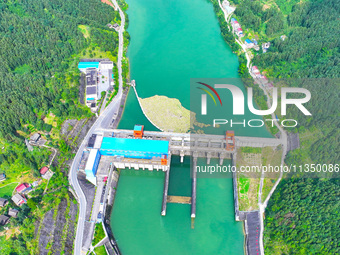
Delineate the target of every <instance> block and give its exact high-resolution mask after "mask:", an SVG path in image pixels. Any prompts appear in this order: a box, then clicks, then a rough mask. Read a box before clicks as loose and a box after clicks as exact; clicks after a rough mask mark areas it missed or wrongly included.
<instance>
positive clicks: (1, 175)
mask: <svg viewBox="0 0 340 255" xmlns="http://www.w3.org/2000/svg"><path fill="white" fill-rule="evenodd" d="M4 180H6V175H5V174H4V173H1V174H0V182H2V181H4Z"/></svg>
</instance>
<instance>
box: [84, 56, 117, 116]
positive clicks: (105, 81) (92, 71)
mask: <svg viewBox="0 0 340 255" xmlns="http://www.w3.org/2000/svg"><path fill="white" fill-rule="evenodd" d="M95 60H97V59H95ZM78 68H79V70H80V71H81V72H83V73H85V75H86V79H85V80H86V91H85V92H86V105H87V106H89V107H90V108H91V109H92V110H93V111H96V110H97V101H98V100H99V99H101V97H102V92H106V91H107V90H109V89H112V88H113V72H112V68H113V62H112V61H109V60H107V59H104V60H100V59H98V61H91V59H88V60H87V61H84V62H79V64H78Z"/></svg>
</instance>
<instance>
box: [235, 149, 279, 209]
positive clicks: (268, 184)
mask: <svg viewBox="0 0 340 255" xmlns="http://www.w3.org/2000/svg"><path fill="white" fill-rule="evenodd" d="M281 156H282V149H281V147H280V146H278V147H276V148H273V147H264V148H262V149H256V148H239V149H238V151H237V167H238V169H239V168H240V166H260V165H261V164H262V165H263V166H269V165H271V166H279V165H280V164H281ZM279 174H280V173H274V174H273V173H271V174H268V173H267V174H265V176H264V177H265V178H264V183H263V189H262V201H264V200H265V199H266V198H267V196H268V194H269V192H270V190H271V189H272V187H273V186H274V184H275V181H276V180H277V178H278V177H279ZM260 177H261V173H260V172H258V173H252V172H249V173H242V174H240V175H238V179H237V181H238V194H239V205H240V210H241V211H251V210H256V209H258V204H257V203H258V192H259V184H260Z"/></svg>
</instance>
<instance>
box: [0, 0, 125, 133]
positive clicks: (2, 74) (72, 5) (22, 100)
mask: <svg viewBox="0 0 340 255" xmlns="http://www.w3.org/2000/svg"><path fill="white" fill-rule="evenodd" d="M97 2H98V1H96V0H91V1H86V0H80V1H62V0H55V1H48V0H31V1H30V0H28V1H23V0H22V1H21V0H18V1H1V2H0V38H1V48H0V58H1V60H2V64H1V66H0V118H1V121H0V136H1V137H6V138H8V137H9V136H11V135H13V134H15V132H16V130H20V129H22V128H23V125H25V124H33V125H34V126H36V125H39V122H40V121H39V118H38V117H37V113H39V112H43V113H47V112H48V111H49V110H51V111H52V112H53V113H54V114H56V115H61V116H68V115H80V114H83V113H85V112H84V111H85V110H83V109H81V108H78V107H77V104H78V98H77V95H78V87H77V86H70V85H72V84H73V83H77V81H78V78H79V77H78V76H74V77H72V82H73V83H71V84H70V83H69V84H67V83H66V81H65V76H66V74H65V72H66V71H67V70H68V69H69V68H71V67H72V66H71V67H70V64H71V59H70V58H71V56H72V55H74V54H78V53H79V52H80V51H82V50H84V49H86V48H87V47H88V46H89V40H86V39H85V38H84V36H83V34H82V33H81V31H80V30H79V28H78V26H79V25H87V26H90V27H91V28H93V32H92V33H91V37H92V38H93V41H94V43H96V44H97V45H98V46H99V47H101V48H103V50H104V51H107V50H109V49H114V48H115V46H116V44H117V42H118V40H117V36H113V35H114V34H115V33H107V32H106V31H110V30H109V29H108V28H107V27H106V26H105V25H106V24H107V23H109V22H111V21H113V20H114V19H115V17H116V16H118V14H117V13H116V12H114V10H113V8H108V7H107V5H105V4H102V3H99V4H98V3H97Z"/></svg>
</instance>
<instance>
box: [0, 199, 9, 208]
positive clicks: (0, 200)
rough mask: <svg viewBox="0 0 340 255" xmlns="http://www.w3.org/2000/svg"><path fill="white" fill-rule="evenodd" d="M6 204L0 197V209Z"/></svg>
mask: <svg viewBox="0 0 340 255" xmlns="http://www.w3.org/2000/svg"><path fill="white" fill-rule="evenodd" d="M7 204H8V200H7V199H5V198H1V197H0V207H4V206H6V205H7Z"/></svg>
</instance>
